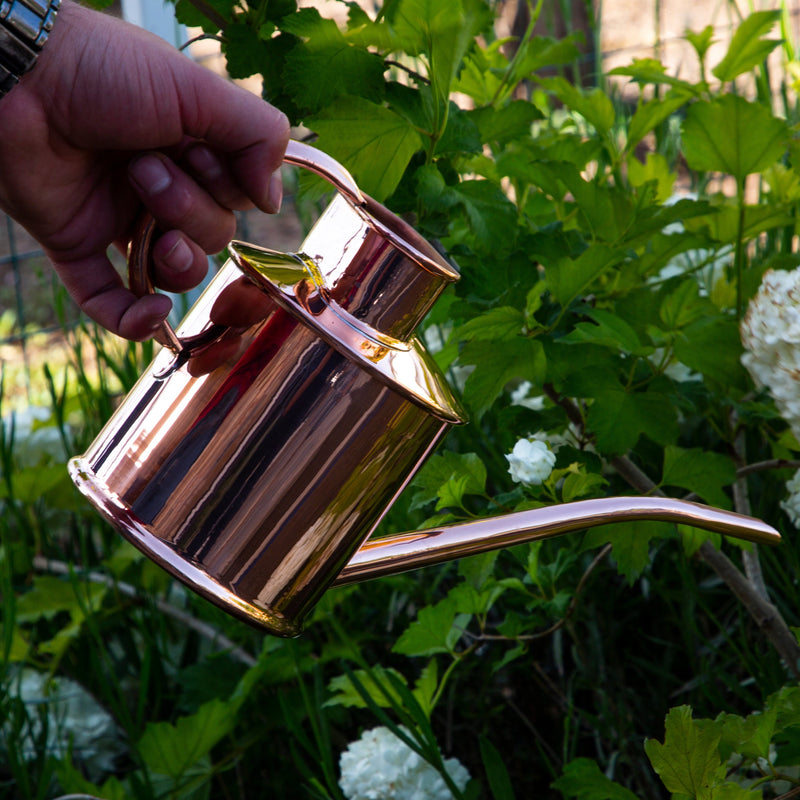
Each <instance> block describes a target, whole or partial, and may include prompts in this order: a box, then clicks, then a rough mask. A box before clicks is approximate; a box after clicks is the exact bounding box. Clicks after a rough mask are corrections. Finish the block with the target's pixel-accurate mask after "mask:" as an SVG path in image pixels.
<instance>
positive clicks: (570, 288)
mask: <svg viewBox="0 0 800 800" xmlns="http://www.w3.org/2000/svg"><path fill="white" fill-rule="evenodd" d="M624 255H625V254H624V252H623V251H620V250H617V249H614V248H611V247H607V246H606V245H602V244H597V245H592V246H591V247H589V248H587V249H586V250H584V252H583V253H581V255H580V256H578V258H575V259H572V258H568V257H564V258H561V259H560V260H559V261H558V262H557V263H556V264H553V265H548V266H547V267H546V268H545V274H546V276H547V285H548V287H549V288H550V291H551V292H552V293H553V296H554V297H555V298H556V300H558V302H559V303H561V305H562V306H563V307H564V308H566V307H567V306H568V305H569V304H570V303H571V302H572V301H573V300H575V299H576V298H577V297H578V296H579V295H581V294H582V293H584V292H585V291H586V290H587V289H588V288H589V287H590V286H591V285H592V283H593V282H594V281H595V280H597V278H599V277H600V276H601V275H602V274H603V273H604V272H606V270H608V269H611V267H613V266H614V265H615V264H617V263H619V262H620V261H621V260H622V259H623V258H624Z"/></svg>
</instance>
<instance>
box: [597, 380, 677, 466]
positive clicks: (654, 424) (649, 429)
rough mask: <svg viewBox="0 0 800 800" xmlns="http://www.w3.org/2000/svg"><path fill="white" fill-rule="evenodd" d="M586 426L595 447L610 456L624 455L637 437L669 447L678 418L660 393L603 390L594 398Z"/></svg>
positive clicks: (669, 403)
mask: <svg viewBox="0 0 800 800" xmlns="http://www.w3.org/2000/svg"><path fill="white" fill-rule="evenodd" d="M587 425H588V427H589V430H590V431H592V433H594V435H595V437H596V440H597V446H598V448H599V449H600V450H601V451H602V452H604V453H609V454H617V453H625V452H627V451H628V450H630V449H631V448H632V447H633V446H634V445H635V444H636V442H638V441H639V437H640V436H641V435H643V434H645V435H647V436H648V437H649V438H650V439H652V440H653V441H654V442H657V443H659V444H669V443H670V442H673V441H675V439H676V438H677V436H678V416H677V412H676V410H675V406H674V405H673V403H672V402H671V400H670V398H669V397H667V396H666V395H664V394H661V393H659V392H653V391H650V392H626V391H625V389H624V388H623V387H622V386H621V385H620V387H619V389H616V388H614V389H611V388H608V387H604V388H603V389H601V390H599V391H598V392H597V393H596V394H595V395H594V402H593V403H592V405H591V406H590V407H589V413H588V415H587Z"/></svg>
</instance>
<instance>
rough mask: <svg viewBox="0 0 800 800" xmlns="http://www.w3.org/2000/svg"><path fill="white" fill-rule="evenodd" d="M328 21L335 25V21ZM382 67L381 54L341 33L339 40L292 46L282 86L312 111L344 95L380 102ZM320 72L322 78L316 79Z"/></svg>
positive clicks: (304, 107) (382, 90) (317, 110)
mask: <svg viewBox="0 0 800 800" xmlns="http://www.w3.org/2000/svg"><path fill="white" fill-rule="evenodd" d="M306 10H308V11H311V10H312V9H306ZM313 10H314V11H316V9H313ZM327 21H328V22H330V23H331V24H332V25H333V27H334V29H336V25H335V23H333V22H332V21H331V20H327ZM336 30H337V32H338V29H336ZM385 70H386V66H385V64H384V63H383V59H382V58H380V57H379V56H376V55H374V54H373V53H369V52H368V51H366V50H361V49H360V48H358V47H354V46H353V45H351V44H349V43H348V42H347V41H346V40H345V39H344V37H342V36H341V35H340V36H339V38H338V40H333V41H325V42H321V43H314V44H311V43H308V44H298V45H297V46H296V47H294V48H293V49H292V50H291V52H290V53H289V54H288V55H287V57H286V65H285V67H284V70H283V79H284V87H285V90H286V91H287V92H288V93H289V94H290V95H291V97H292V100H293V101H294V103H295V104H296V105H297V106H299V107H300V108H303V109H306V110H307V112H309V113H311V114H315V113H318V112H319V111H320V110H321V109H323V108H325V107H326V106H328V105H330V104H331V103H333V102H334V101H335V100H336V99H337V98H338V97H342V96H343V95H353V96H358V97H364V98H366V99H367V100H370V101H372V102H376V103H377V102H380V101H381V100H382V99H383V94H384V85H385V84H384V80H383V73H384V72H385ZM322 74H324V75H325V80H320V79H319V76H320V75H322Z"/></svg>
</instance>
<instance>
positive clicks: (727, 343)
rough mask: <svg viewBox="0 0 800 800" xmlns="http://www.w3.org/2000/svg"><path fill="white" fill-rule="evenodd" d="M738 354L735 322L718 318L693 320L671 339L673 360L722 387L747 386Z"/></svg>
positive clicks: (738, 340)
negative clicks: (673, 340)
mask: <svg viewBox="0 0 800 800" xmlns="http://www.w3.org/2000/svg"><path fill="white" fill-rule="evenodd" d="M741 352H742V345H741V341H740V339H739V327H738V325H737V324H736V321H735V320H733V319H725V318H723V317H719V316H717V317H709V318H705V319H699V320H696V321H695V322H693V323H691V324H690V325H687V326H686V327H685V328H684V329H683V331H682V333H681V335H680V336H678V337H677V338H676V339H675V356H676V357H677V358H678V360H679V361H680V362H681V363H682V364H685V365H686V366H687V367H689V368H690V369H693V370H695V371H697V372H701V373H702V374H703V375H705V376H706V377H707V378H712V379H713V380H715V381H718V382H719V383H721V384H722V385H723V386H729V387H739V388H744V387H746V386H747V375H746V372H745V370H744V367H743V366H742V365H741V362H740V360H739V358H740V356H741Z"/></svg>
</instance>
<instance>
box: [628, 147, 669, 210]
mask: <svg viewBox="0 0 800 800" xmlns="http://www.w3.org/2000/svg"><path fill="white" fill-rule="evenodd" d="M676 177H677V176H676V175H675V173H674V172H671V171H670V168H669V164H668V163H667V159H666V158H665V157H664V156H663V155H661V153H648V154H647V157H646V158H645V162H644V164H642V162H641V161H639V160H638V159H637V158H633V157H631V158H629V159H628V180H629V181H630V183H631V186H635V187H639V186H644V185H645V184H647V183H649V182H651V181H654V182H655V184H656V187H657V188H656V199H657V200H659V201H660V202H662V203H663V202H664V201H665V200H668V199H669V198H670V197H671V195H672V187H673V185H674V183H675V178H676Z"/></svg>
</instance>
